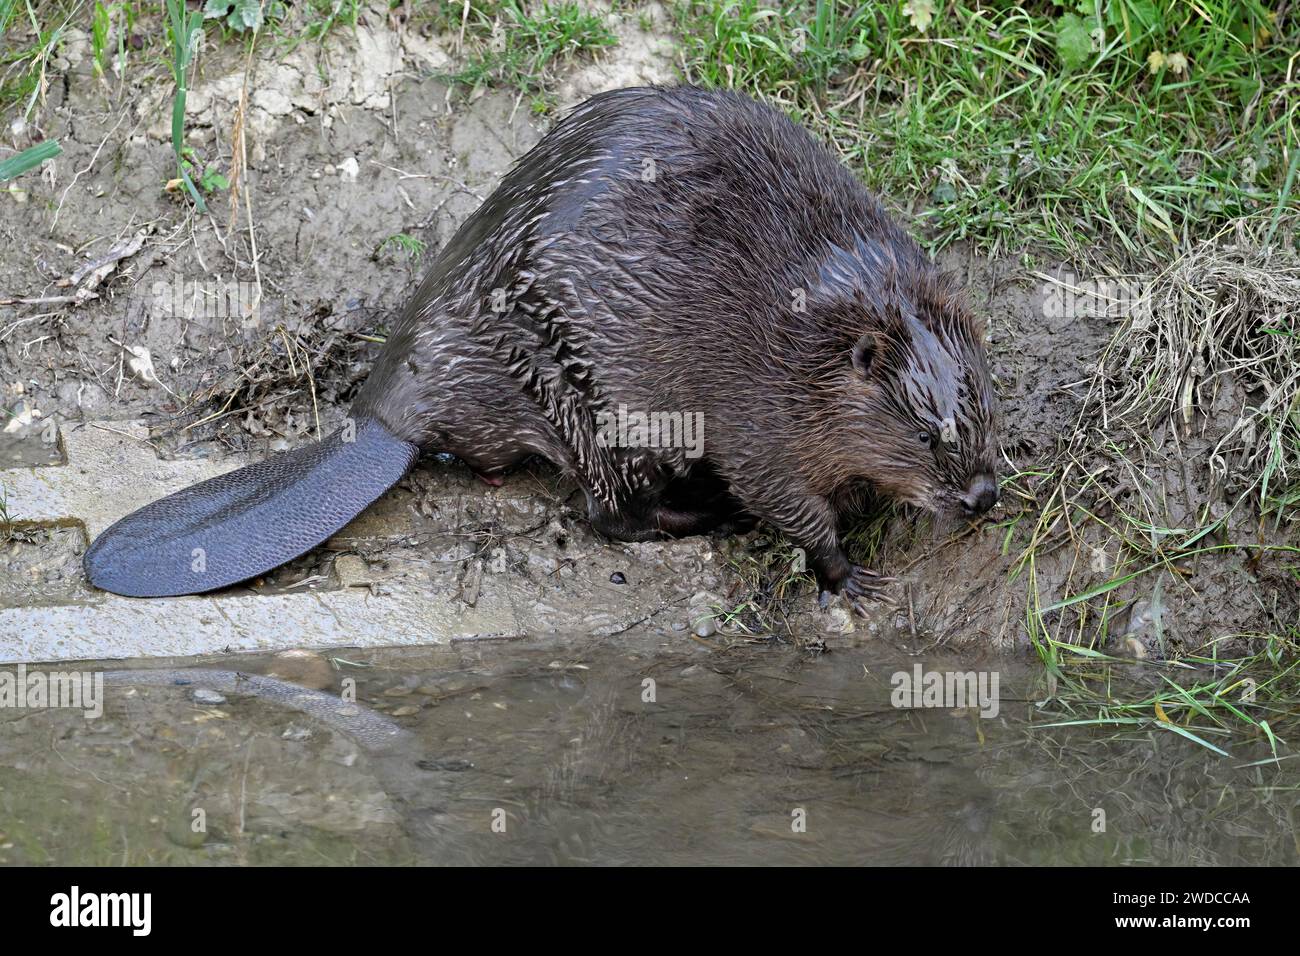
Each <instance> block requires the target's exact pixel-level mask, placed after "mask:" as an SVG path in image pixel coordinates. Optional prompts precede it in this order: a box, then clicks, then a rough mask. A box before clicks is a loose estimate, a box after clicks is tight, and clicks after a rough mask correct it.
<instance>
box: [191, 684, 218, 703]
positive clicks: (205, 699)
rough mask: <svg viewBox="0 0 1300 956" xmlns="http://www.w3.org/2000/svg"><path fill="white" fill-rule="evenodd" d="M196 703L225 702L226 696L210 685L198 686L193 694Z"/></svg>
mask: <svg viewBox="0 0 1300 956" xmlns="http://www.w3.org/2000/svg"><path fill="white" fill-rule="evenodd" d="M191 696H192V697H193V698H194V703H196V704H224V703H225V702H226V698H225V697H224V696H222V695H221V694H218V693H217V692H216V691H215V690H212V689H211V688H208V687H196V688H194V693H193V694H192V695H191Z"/></svg>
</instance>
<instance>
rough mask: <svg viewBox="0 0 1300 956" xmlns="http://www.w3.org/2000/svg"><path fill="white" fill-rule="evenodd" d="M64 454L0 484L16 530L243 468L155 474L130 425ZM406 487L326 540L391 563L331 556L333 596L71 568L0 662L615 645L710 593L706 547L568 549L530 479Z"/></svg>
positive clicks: (100, 521) (96, 522)
mask: <svg viewBox="0 0 1300 956" xmlns="http://www.w3.org/2000/svg"><path fill="white" fill-rule="evenodd" d="M60 442H61V447H62V448H63V451H64V459H65V461H66V464H63V465H52V466H46V467H35V468H17V469H10V470H6V471H0V486H3V487H4V489H5V492H6V494H7V498H8V507H9V510H10V512H11V514H12V515H13V516H14V518H15V519H16V520H17V521H18V523H19V526H20V527H32V526H35V527H42V526H47V527H63V528H71V529H84V531H85V533H86V534H88V535H89V536H94V535H96V534H98V533H99V532H100V531H102V530H103V529H104V528H106V527H108V525H110V524H111V523H112V522H114V521H116V520H117V519H118V518H120V517H122V516H123V515H125V514H127V513H129V512H131V511H133V510H135V509H136V508H138V507H140V506H142V505H144V504H147V503H148V502H150V501H153V500H154V499H156V498H158V497H160V496H162V495H165V494H169V493H171V492H173V491H176V490H179V489H181V488H184V487H186V486H188V485H190V484H193V483H194V482H196V481H201V480H203V479H205V478H209V477H212V476H214V475H217V474H221V473H223V472H225V471H228V470H230V469H232V468H235V467H239V466H240V465H242V464H244V463H245V461H244V460H243V459H241V458H239V457H238V456H234V457H230V458H225V459H223V460H221V461H219V462H212V461H204V460H185V461H163V460H160V459H159V458H158V457H157V455H156V454H155V451H154V449H153V447H152V446H151V445H150V443H149V441H148V433H147V429H146V428H145V426H144V425H143V424H142V423H140V422H95V423H87V424H84V425H70V426H65V427H64V428H63V429H62V431H61V433H60ZM416 484H417V485H419V486H422V487H421V491H420V492H419V493H418V494H413V493H411V492H410V491H395V492H390V493H389V494H388V495H386V496H385V497H384V498H382V499H381V500H380V501H379V502H376V504H375V505H373V506H372V507H371V508H370V509H368V510H367V511H366V512H365V513H363V514H362V515H361V516H359V517H358V518H357V519H356V520H355V521H354V522H352V523H351V524H350V525H348V526H347V527H346V528H344V529H343V530H342V531H341V532H340V533H339V534H338V535H336V536H335V537H334V538H333V539H331V541H330V542H329V544H328V545H327V547H329V548H331V549H332V550H334V551H348V550H351V549H357V550H360V551H362V552H363V553H366V552H368V551H372V550H374V549H376V548H379V549H381V550H382V549H383V548H385V547H387V548H388V549H389V552H388V553H389V555H390V557H389V558H387V559H385V560H383V561H380V562H378V563H377V564H376V565H375V566H370V565H368V564H367V562H366V561H365V560H363V559H362V558H361V557H358V556H356V555H352V554H344V555H341V556H340V557H339V558H338V559H336V560H335V561H334V567H333V571H334V576H335V577H336V578H337V584H336V586H334V587H332V588H330V589H328V590H308V589H303V590H301V591H281V592H279V593H273V594H249V593H247V591H246V589H245V590H244V591H241V592H218V593H216V594H214V595H207V596H198V597H187V598H160V599H135V598H122V597H118V596H116V595H111V594H106V593H104V592H102V591H98V590H95V589H93V588H91V587H89V585H88V584H86V583H85V582H84V581H83V582H77V581H76V580H75V578H76V575H77V572H76V571H75V570H74V571H72V572H71V573H70V577H72V578H73V579H74V580H73V581H71V582H70V583H69V585H68V590H67V591H66V592H64V593H62V594H60V595H59V596H57V597H56V598H53V599H51V598H49V597H48V596H45V597H42V598H41V599H39V600H37V599H33V600H30V601H27V600H19V601H12V599H11V603H12V604H13V605H14V606H8V607H4V606H0V663H16V662H41V661H59V660H77V659H113V658H129V657H151V656H166V657H180V656H189V655H199V654H214V653H222V652H228V651H267V650H279V649H284V648H289V647H343V646H349V647H351V646H360V647H375V646H395V645H412V644H440V643H447V642H450V641H454V640H473V639H484V638H518V637H523V636H526V635H537V634H544V633H547V632H576V631H581V632H583V633H594V634H601V633H606V634H614V633H618V632H620V631H621V630H624V629H626V628H627V627H630V626H632V625H633V624H636V623H639V622H643V621H645V620H647V619H648V618H650V617H653V616H654V615H655V614H657V613H659V612H661V611H663V610H665V609H669V608H675V607H678V606H681V607H683V608H684V605H685V603H686V601H687V600H688V592H687V591H685V590H683V589H684V588H687V587H690V588H692V589H698V588H701V587H708V586H711V583H716V577H717V575H716V570H717V568H716V565H717V564H720V563H721V562H718V561H715V556H714V554H713V551H712V544H711V542H709V540H708V539H692V540H688V541H680V542H671V543H652V544H644V545H623V544H614V543H610V542H603V541H598V540H596V539H595V538H594V537H593V536H590V535H589V534H587V535H585V536H582V537H581V540H574V539H575V538H577V537H579V536H576V535H571V534H569V533H568V532H567V531H562V532H560V533H556V532H557V529H559V525H558V523H557V522H556V521H555V520H554V517H553V516H552V515H551V514H550V512H551V510H552V508H553V505H554V497H555V496H554V494H553V493H546V494H535V492H537V491H538V490H539V489H538V488H537V487H536V485H535V484H534V483H533V482H530V481H529V480H528V479H527V478H521V479H519V480H517V481H512V482H507V484H506V486H505V487H503V488H488V487H487V486H485V485H482V484H480V483H478V482H474V481H472V480H466V479H465V477H464V475H461V474H458V473H457V472H455V471H453V470H452V469H449V468H447V467H445V466H439V465H438V464H437V463H434V464H432V465H429V466H426V467H425V469H424V470H423V471H419V472H417V480H416ZM541 490H543V491H547V489H541ZM417 505H418V507H417ZM548 522H549V526H548ZM543 526H548V528H547V531H543V532H540V533H539V532H538V529H539V528H541V527H543ZM483 527H490V528H491V529H492V531H491V534H492V535H493V536H494V537H493V546H492V548H490V549H487V550H486V551H485V549H484V548H483V544H482V541H483V539H482V537H481V533H480V536H479V537H478V538H476V537H475V536H474V534H473V533H472V532H473V529H474V528H483ZM467 532H468V533H467ZM548 532H550V534H548ZM79 534H80V532H79V531H78V532H74V535H73V537H72V539H71V540H73V541H78V542H79V544H78V546H77V547H78V550H80V549H84V547H85V543H86V541H88V540H89V538H88V537H79V536H78V535H79ZM64 537H65V538H66V537H67V536H66V535H65V536H64ZM65 549H66V546H65ZM73 567H75V564H74V565H73ZM616 571H617V572H619V574H618V575H614V572H616ZM611 576H614V577H616V578H617V579H618V580H620V581H622V580H624V579H627V580H628V584H626V585H616V584H614V583H612V581H611ZM10 593H13V592H12V591H11V592H10ZM19 593H21V589H19ZM684 615H685V612H684V610H682V611H679V612H678V616H679V617H681V618H682V619H683V620H684V619H685V617H684Z"/></svg>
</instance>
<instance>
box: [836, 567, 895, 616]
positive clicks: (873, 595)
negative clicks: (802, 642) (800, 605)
mask: <svg viewBox="0 0 1300 956" xmlns="http://www.w3.org/2000/svg"><path fill="white" fill-rule="evenodd" d="M893 581H894V579H893V578H890V577H886V576H884V575H883V574H878V573H876V572H875V571H872V570H871V569H870V568H864V567H862V565H860V564H855V565H853V567H852V569H851V570H850V571H849V573H848V574H847V575H846V576H845V577H844V579H843V580H842V581H841V582H840V584H839V587H837V588H836V589H835V590H836V593H838V594H840V595H841V596H842V597H843V598H844V599H845V600H846V601H848V602H849V605H850V606H851V607H852V608H853V610H855V611H857V612H858V613H859V614H861V615H862V616H863V617H866V616H867V608H868V607H869V606H870V603H871V602H878V603H881V604H885V605H891V604H892V603H893V602H891V601H890V600H889V598H888V597H886V596H885V593H884V591H885V588H887V587H888V586H889V585H890V584H892V583H893ZM830 600H831V592H830V591H829V590H826V591H822V593H821V598H820V600H819V601H818V603H819V604H820V605H821V607H822V608H823V609H825V608H826V606H827V605H828V604H830Z"/></svg>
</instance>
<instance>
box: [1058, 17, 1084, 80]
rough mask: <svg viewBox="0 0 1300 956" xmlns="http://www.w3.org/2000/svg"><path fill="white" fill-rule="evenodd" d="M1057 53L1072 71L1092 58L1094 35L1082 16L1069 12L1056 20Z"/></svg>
mask: <svg viewBox="0 0 1300 956" xmlns="http://www.w3.org/2000/svg"><path fill="white" fill-rule="evenodd" d="M1056 54H1057V56H1059V57H1060V58H1061V65H1062V66H1064V67H1065V68H1066V70H1068V71H1070V72H1073V71H1075V70H1077V69H1079V68H1080V67H1082V66H1083V65H1084V64H1085V63H1087V62H1088V60H1090V59H1091V58H1092V35H1091V33H1090V32H1089V30H1088V24H1087V23H1085V22H1084V21H1083V19H1082V18H1080V17H1078V16H1076V15H1075V14H1073V13H1067V14H1066V15H1065V16H1063V17H1061V18H1060V19H1059V20H1057V21H1056Z"/></svg>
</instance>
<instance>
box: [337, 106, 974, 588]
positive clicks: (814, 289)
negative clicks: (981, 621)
mask: <svg viewBox="0 0 1300 956" xmlns="http://www.w3.org/2000/svg"><path fill="white" fill-rule="evenodd" d="M983 342H984V329H983V325H982V323H981V322H980V320H979V319H978V318H977V317H976V316H975V315H974V314H973V313H972V312H971V310H970V309H969V307H968V306H967V304H966V302H965V300H964V298H963V296H962V295H961V292H960V290H958V289H957V288H956V287H955V286H954V284H953V283H952V282H951V280H949V279H948V278H946V277H945V276H943V275H942V274H940V273H939V272H938V271H937V270H936V269H935V268H934V266H933V265H932V264H931V263H930V262H929V260H928V259H927V257H926V256H925V254H924V253H923V252H922V250H921V249H920V248H919V247H918V246H917V244H916V243H915V242H914V241H913V240H912V239H911V238H910V237H908V236H907V235H906V234H905V233H904V232H903V231H902V230H901V229H900V228H899V227H898V226H897V225H895V224H894V223H893V222H891V221H890V219H889V218H888V216H887V215H886V214H885V213H884V211H883V210H882V208H881V207H880V205H879V204H878V203H877V202H876V200H875V199H874V198H873V197H871V196H870V194H869V193H868V192H867V191H866V190H865V189H864V188H863V187H862V186H861V184H860V183H859V182H858V181H857V179H856V178H855V177H854V176H853V175H852V174H851V173H850V172H849V171H848V170H846V169H845V168H844V167H843V166H842V165H841V164H840V163H838V162H837V161H836V160H835V159H834V157H833V156H831V154H830V153H829V152H828V151H827V150H826V148H825V147H824V146H822V145H821V144H820V143H819V142H817V141H815V140H814V139H813V138H812V137H810V136H809V135H808V134H807V133H806V132H804V131H803V130H802V129H800V128H799V127H797V126H796V125H794V124H793V123H791V122H790V121H789V120H787V119H786V118H785V117H784V116H782V115H780V114H779V113H777V112H776V111H774V110H772V109H770V108H768V107H765V106H762V105H760V104H758V103H756V102H754V101H753V100H750V99H748V98H746V97H744V96H741V95H738V94H733V93H725V92H706V91H702V90H696V89H691V88H678V89H630V90H618V91H615V92H612V93H606V94H602V95H600V96H597V97H595V98H593V99H592V100H589V101H588V102H587V103H585V104H583V105H582V106H581V107H579V108H578V109H577V110H576V111H575V112H574V113H573V114H572V115H571V116H569V117H568V118H566V119H565V120H564V121H562V122H561V123H560V124H558V125H557V126H556V128H555V129H553V130H552V131H551V132H550V133H549V134H548V135H547V136H546V137H545V138H544V139H543V140H542V141H541V143H539V144H538V146H537V147H536V148H535V149H533V150H532V151H530V152H529V153H528V154H527V155H526V156H525V157H524V158H523V159H522V160H521V161H520V163H519V164H518V165H517V166H516V168H515V169H514V170H513V171H512V172H511V173H510V174H509V175H507V176H506V178H505V179H504V180H503V182H502V184H501V186H500V187H499V188H498V189H497V191H496V192H495V193H493V195H492V196H491V197H490V198H489V199H488V200H487V202H486V203H484V205H483V207H482V208H480V209H479V210H478V212H476V213H475V214H474V216H472V217H471V218H470V220H469V221H467V222H466V224H465V226H464V227H462V229H461V230H460V231H459V232H458V233H457V235H456V236H455V238H454V239H453V240H452V242H451V243H449V245H448V246H447V247H446V248H445V249H444V250H443V251H442V253H441V254H440V256H439V258H438V260H437V261H436V262H435V263H434V265H433V267H432V268H431V269H430V271H429V274H428V275H427V276H426V277H425V279H424V281H423V282H422V283H421V285H420V287H419V289H418V291H417V293H416V295H415V296H414V297H413V298H412V300H411V302H410V303H409V305H408V306H407V308H406V310H405V312H404V313H403V315H402V316H401V317H400V319H399V321H398V323H397V324H396V327H395V329H394V332H393V334H392V336H391V337H390V341H389V343H388V345H387V347H386V348H385V350H384V352H383V354H382V355H381V356H380V358H379V360H378V361H377V363H376V367H375V370H374V372H373V373H372V375H371V377H370V379H369V381H368V382H367V384H366V386H365V388H364V389H363V391H362V394H361V395H360V397H359V398H358V403H357V408H358V410H359V412H360V413H362V414H364V415H367V416H371V417H374V418H377V419H379V421H380V422H382V423H383V424H384V425H385V426H387V427H388V428H389V429H390V430H391V431H392V432H393V433H394V434H396V435H397V436H398V437H399V438H402V439H404V440H407V441H410V442H414V443H415V444H417V445H420V446H421V447H424V448H426V449H429V450H439V451H446V452H451V453H453V454H455V455H457V456H459V457H460V458H462V459H464V460H465V461H467V462H468V463H469V464H470V465H471V466H472V467H473V468H475V469H476V470H478V471H479V472H480V473H484V474H497V473H499V472H501V471H503V470H505V469H508V468H510V467H513V466H514V465H516V464H518V463H519V462H520V461H521V460H523V459H524V458H526V457H528V456H530V455H540V456H543V457H545V458H547V459H549V460H550V461H552V462H554V463H556V464H557V465H559V466H560V467H561V468H563V469H565V470H566V471H567V472H568V473H570V474H571V475H572V476H573V477H574V478H575V479H576V480H577V481H578V482H579V484H581V486H582V487H583V489H584V490H585V492H586V493H587V498H588V505H589V511H590V514H591V518H592V521H593V524H594V525H595V526H596V527H597V528H598V529H600V530H602V531H604V532H606V533H608V534H610V535H612V536H615V537H619V538H626V539H640V538H647V537H652V536H655V535H658V534H662V533H670V534H689V533H696V532H699V531H704V530H708V529H709V528H711V527H714V526H715V525H716V524H717V523H718V522H719V521H722V520H725V519H727V518H729V517H733V516H734V514H735V513H736V512H737V511H738V510H743V511H745V512H747V513H749V514H752V515H755V516H757V517H760V518H762V519H764V520H766V521H768V522H770V523H772V524H773V525H775V526H776V527H778V528H779V529H781V530H782V531H784V532H785V533H786V534H787V535H788V536H789V537H791V538H792V539H793V540H794V541H795V543H796V544H798V545H800V546H802V547H803V548H804V549H805V550H806V551H807V554H808V557H809V560H810V563H811V565H812V567H813V568H814V570H816V571H817V573H818V575H819V577H820V579H821V581H822V583H823V586H825V587H827V588H830V589H841V588H847V590H848V593H849V596H850V598H851V599H852V600H854V601H855V603H856V600H857V599H858V598H860V597H861V596H863V595H864V594H866V593H868V592H869V591H870V590H871V588H872V581H871V579H870V578H871V576H870V573H869V572H865V571H863V570H862V569H855V568H852V567H851V566H850V564H849V562H848V560H847V559H846V558H845V556H844V554H843V551H842V549H841V547H840V544H839V538H838V531H837V527H836V526H837V523H838V519H839V518H840V517H841V514H842V512H843V511H844V510H845V509H846V508H848V507H850V506H851V505H852V504H853V503H854V502H856V501H857V500H858V499H859V498H860V494H861V492H862V490H863V489H864V488H870V489H872V490H874V491H875V492H876V493H879V494H883V495H886V496H890V497H893V498H897V499H901V500H904V501H907V502H910V503H912V504H915V505H918V506H921V507H924V508H928V509H931V510H935V511H941V512H955V513H962V512H965V513H972V512H973V511H978V510H982V509H983V508H984V507H988V506H989V504H990V503H991V500H990V493H989V492H988V487H989V485H990V483H992V488H993V489H994V492H993V495H994V497H995V489H996V481H995V479H994V477H993V476H994V460H993V455H994V439H993V435H994V429H995V420H994V411H993V409H994V398H993V391H992V385H991V380H990V376H989V370H988V365H987V360H986V357H985V352H984V344H983ZM620 404H622V405H625V406H627V408H629V409H634V410H641V411H683V412H701V413H703V416H704V423H705V431H704V456H703V458H701V459H690V458H688V457H686V454H685V450H684V449H681V448H667V449H655V448H619V447H606V446H604V445H602V444H601V442H600V441H599V440H598V435H597V430H596V415H597V413H598V412H601V411H606V412H608V411H612V410H614V409H616V408H617V407H618V406H619V405H620ZM963 500H964V501H965V502H966V504H965V505H963ZM972 501H974V502H976V504H975V506H974V507H972V506H971V504H970V502H972Z"/></svg>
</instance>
